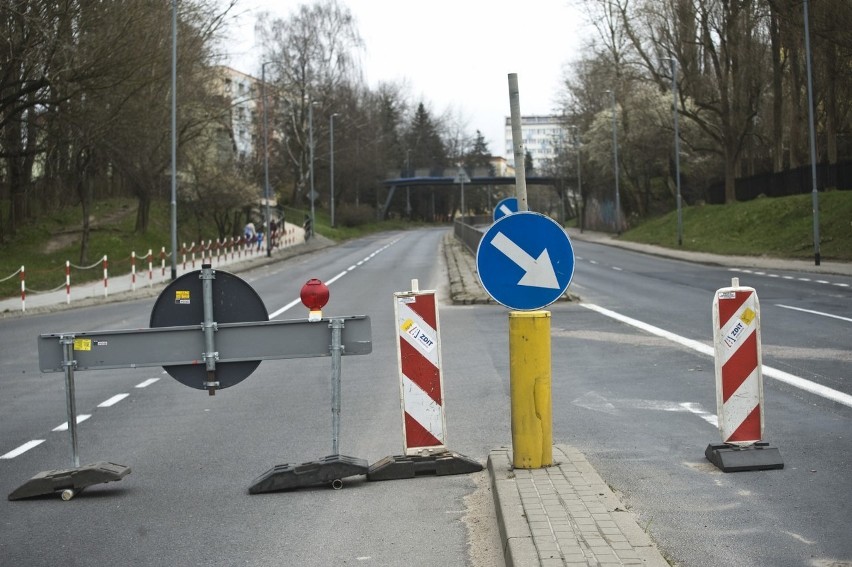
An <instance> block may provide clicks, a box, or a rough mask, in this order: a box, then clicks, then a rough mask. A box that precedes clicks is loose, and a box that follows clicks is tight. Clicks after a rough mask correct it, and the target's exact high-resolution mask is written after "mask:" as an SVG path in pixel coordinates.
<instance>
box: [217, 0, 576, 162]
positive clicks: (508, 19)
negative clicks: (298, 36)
mask: <svg viewBox="0 0 852 567" xmlns="http://www.w3.org/2000/svg"><path fill="white" fill-rule="evenodd" d="M303 3H306V2H301V1H299V0H239V4H238V6H237V10H236V12H237V13H238V14H239V18H238V19H237V22H236V23H237V24H238V27H237V28H235V30H234V32H233V36H234V40H235V41H232V42H230V43H229V44H228V52H229V54H230V65H231V66H233V67H236V68H237V69H238V70H241V71H244V72H247V73H250V74H256V73H257V69H258V68H259V58H260V55H259V50H257V49H256V48H255V44H254V21H255V15H256V14H257V13H259V12H262V11H269V12H271V13H272V14H274V15H276V16H277V17H281V18H286V17H287V16H288V15H289V14H290V13H291V12H292V11H293V10H294V9H295V8H296V7H297V6H299V5H300V4H303ZM308 3H310V2H308ZM340 3H341V4H344V5H346V6H348V7H349V9H350V10H351V11H352V13H353V15H354V16H355V18H356V20H357V25H358V30H359V31H360V33H361V37H362V38H363V39H364V43H365V53H364V55H363V71H364V76H365V78H366V80H367V81H368V83H369V84H370V85H371V86H375V85H376V84H378V83H379V82H382V81H403V80H405V81H407V83H408V85H409V87H410V93H411V95H412V96H413V97H414V99H415V101H419V100H420V99H423V100H425V101H426V102H428V103H429V104H431V110H432V112H433V113H434V114H436V115H438V114H441V113H443V112H444V111H445V110H447V109H451V110H452V112H453V113H454V114H456V115H460V116H461V117H462V118H463V120H464V121H465V123H466V128H465V129H466V131H469V132H470V133H471V134H472V133H473V132H474V131H475V130H480V131H481V132H482V133H483V135H484V136H485V139H486V140H487V141H488V146H489V148H490V149H491V152H492V154H495V155H502V154H503V153H504V149H503V145H504V142H503V132H504V124H505V118H506V117H507V116H508V115H509V87H508V74H509V73H517V74H518V81H519V90H520V102H521V113H522V114H524V115H530V114H551V113H553V112H554V111H555V110H556V107H557V103H556V100H557V97H558V92H559V88H560V78H561V77H562V75H563V66H564V64H565V63H567V62H569V61H571V60H573V59H575V58H576V57H577V54H578V51H577V50H578V48H579V46H580V45H581V38H580V34H582V33H583V21H582V18H581V15H580V13H579V12H578V10H577V9H576V8H574V7H572V6H570V5H569V0H525V1H514V2H510V1H508V0H489V1H487V0H452V1H450V0H419V1H417V0H340Z"/></svg>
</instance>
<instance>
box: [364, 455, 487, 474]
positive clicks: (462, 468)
mask: <svg viewBox="0 0 852 567" xmlns="http://www.w3.org/2000/svg"><path fill="white" fill-rule="evenodd" d="M481 470H482V465H481V464H480V463H478V462H476V461H474V460H473V459H471V458H469V457H465V456H464V455H459V454H458V453H453V452H451V451H446V452H443V453H436V454H434V455H422V456H421V455H393V456H390V457H385V458H384V459H382V460H380V461H377V462H376V463H374V464H373V465H371V466H370V470H369V472H368V473H367V480H370V481H373V480H397V479H401V478H414V477H415V476H420V475H426V474H434V475H436V476H443V475H450V474H469V473H475V472H479V471H481Z"/></svg>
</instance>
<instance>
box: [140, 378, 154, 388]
mask: <svg viewBox="0 0 852 567" xmlns="http://www.w3.org/2000/svg"><path fill="white" fill-rule="evenodd" d="M157 381H159V378H148V379H147V380H145V381H144V382H140V383H139V384H136V387H137V388H147V387H148V386H150V385H151V384H153V383H154V382H157Z"/></svg>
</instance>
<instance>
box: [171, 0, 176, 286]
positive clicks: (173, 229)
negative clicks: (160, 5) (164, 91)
mask: <svg viewBox="0 0 852 567" xmlns="http://www.w3.org/2000/svg"><path fill="white" fill-rule="evenodd" d="M170 207H171V233H172V234H171V236H172V266H171V268H172V270H171V271H172V281H174V280H176V279H177V0H172V198H171V204H170Z"/></svg>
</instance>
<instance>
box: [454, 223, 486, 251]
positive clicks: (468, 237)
mask: <svg viewBox="0 0 852 567" xmlns="http://www.w3.org/2000/svg"><path fill="white" fill-rule="evenodd" d="M491 222H492V218H491V217H490V216H488V215H479V216H473V217H458V218H456V219H455V221H454V222H453V232H454V234H455V237H456V238H458V239H459V240H461V241H462V243H463V244H464V245H465V247H467V249H468V250H469V251H470V253H471V254H473V255H474V256H476V249H477V248H479V241H480V240H482V234H483V233H482V230H481V229H480V228H479V227H481V226H488V225H490V224H491Z"/></svg>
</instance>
